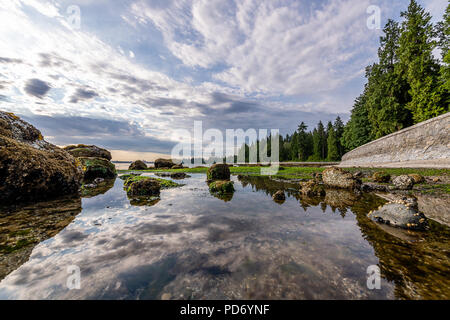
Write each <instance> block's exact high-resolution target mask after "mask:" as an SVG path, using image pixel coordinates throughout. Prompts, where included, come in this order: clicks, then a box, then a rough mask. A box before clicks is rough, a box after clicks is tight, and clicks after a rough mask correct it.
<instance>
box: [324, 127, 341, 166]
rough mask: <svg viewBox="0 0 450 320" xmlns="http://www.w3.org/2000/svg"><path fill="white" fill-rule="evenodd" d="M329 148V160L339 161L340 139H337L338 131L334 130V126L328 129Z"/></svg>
mask: <svg viewBox="0 0 450 320" xmlns="http://www.w3.org/2000/svg"><path fill="white" fill-rule="evenodd" d="M327 149H328V158H327V159H328V161H338V160H339V159H340V158H339V151H338V141H337V139H336V132H335V131H334V128H333V126H331V127H329V129H328V138H327Z"/></svg>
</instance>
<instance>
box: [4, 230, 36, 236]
mask: <svg viewBox="0 0 450 320" xmlns="http://www.w3.org/2000/svg"><path fill="white" fill-rule="evenodd" d="M30 232H31V229H23V230H18V231H13V232H11V233H10V234H9V236H10V237H17V236H26V235H28V234H30Z"/></svg>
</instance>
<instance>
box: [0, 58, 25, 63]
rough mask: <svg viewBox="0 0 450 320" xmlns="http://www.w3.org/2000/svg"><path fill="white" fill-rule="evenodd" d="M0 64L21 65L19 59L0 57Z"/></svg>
mask: <svg viewBox="0 0 450 320" xmlns="http://www.w3.org/2000/svg"><path fill="white" fill-rule="evenodd" d="M0 63H23V61H22V60H21V59H14V58H6V57H0Z"/></svg>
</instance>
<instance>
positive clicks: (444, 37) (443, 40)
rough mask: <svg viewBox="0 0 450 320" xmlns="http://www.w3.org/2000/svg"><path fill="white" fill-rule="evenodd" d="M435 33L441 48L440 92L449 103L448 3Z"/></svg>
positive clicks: (449, 47)
mask: <svg viewBox="0 0 450 320" xmlns="http://www.w3.org/2000/svg"><path fill="white" fill-rule="evenodd" d="M437 33H438V35H439V48H440V49H441V54H442V61H443V64H442V66H441V70H440V72H441V92H442V94H443V95H444V103H445V104H446V105H447V110H446V111H448V110H449V109H448V106H449V105H450V97H449V92H450V50H449V49H450V3H449V4H448V6H447V9H446V11H445V14H444V19H443V21H442V22H439V23H438V25H437Z"/></svg>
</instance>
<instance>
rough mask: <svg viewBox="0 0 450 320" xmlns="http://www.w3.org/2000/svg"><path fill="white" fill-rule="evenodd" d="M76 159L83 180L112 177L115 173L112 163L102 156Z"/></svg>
mask: <svg viewBox="0 0 450 320" xmlns="http://www.w3.org/2000/svg"><path fill="white" fill-rule="evenodd" d="M76 161H77V164H78V166H79V167H80V168H81V170H82V172H83V177H84V178H83V179H84V181H91V180H94V179H96V178H104V179H112V178H115V177H116V175H117V172H116V167H115V166H114V164H113V163H112V162H111V161H109V160H106V159H104V158H77V159H76Z"/></svg>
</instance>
